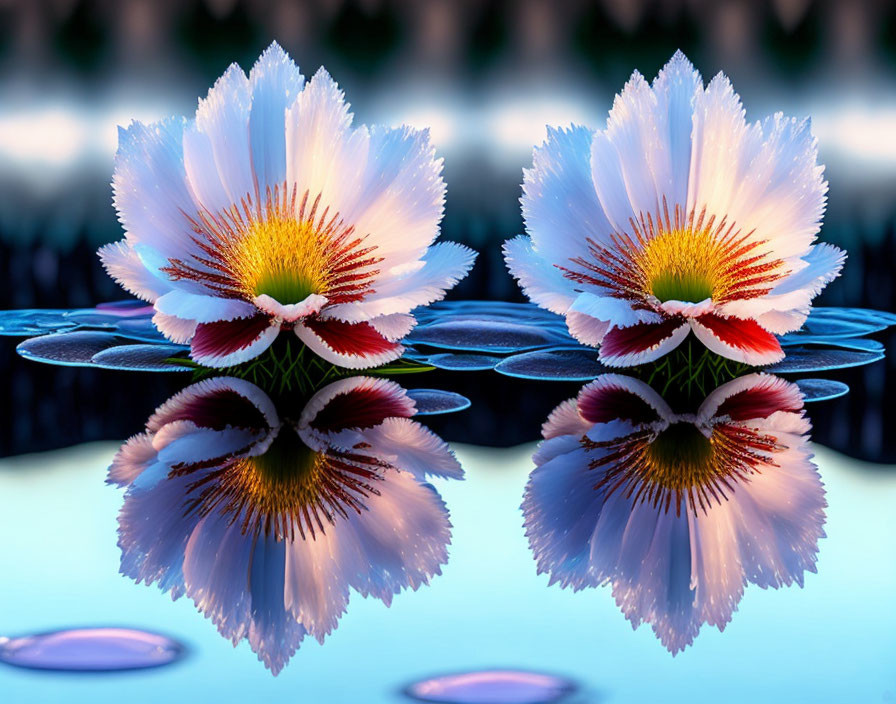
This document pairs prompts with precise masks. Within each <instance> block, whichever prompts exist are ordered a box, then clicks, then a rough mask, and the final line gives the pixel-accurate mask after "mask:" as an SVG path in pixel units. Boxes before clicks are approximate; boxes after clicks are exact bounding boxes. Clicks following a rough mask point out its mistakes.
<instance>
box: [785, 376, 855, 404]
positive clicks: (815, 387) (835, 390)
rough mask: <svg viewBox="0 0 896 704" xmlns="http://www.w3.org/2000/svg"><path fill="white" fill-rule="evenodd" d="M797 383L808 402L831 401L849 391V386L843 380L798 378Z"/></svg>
mask: <svg viewBox="0 0 896 704" xmlns="http://www.w3.org/2000/svg"><path fill="white" fill-rule="evenodd" d="M796 385H797V386H798V387H799V389H800V391H801V392H802V394H803V400H804V401H805V402H806V403H811V402H815V401H830V400H831V399H832V398H839V397H840V396H844V395H846V394H847V393H848V392H849V387H848V386H847V385H846V384H844V383H843V382H842V381H833V380H831V379H798V380H797V382H796Z"/></svg>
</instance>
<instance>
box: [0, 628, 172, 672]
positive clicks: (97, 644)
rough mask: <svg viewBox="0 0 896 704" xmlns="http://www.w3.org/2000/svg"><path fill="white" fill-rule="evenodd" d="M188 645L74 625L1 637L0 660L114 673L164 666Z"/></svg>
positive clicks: (151, 635)
mask: <svg viewBox="0 0 896 704" xmlns="http://www.w3.org/2000/svg"><path fill="white" fill-rule="evenodd" d="M185 653H186V648H184V646H183V645H181V644H180V643H178V642H177V641H175V640H172V639H171V638H169V637H167V636H164V635H161V634H158V633H152V632H149V631H142V630H137V629H133V628H114V627H110V628H106V627H103V628H72V629H66V630H60V631H50V632H47V633H37V634H33V635H26V636H19V637H15V638H0V662H2V663H5V664H7V665H13V666H14V667H24V668H29V669H34V670H59V671H66V672H110V671H116V670H138V669H144V668H149V667H161V666H162V665H169V664H171V663H174V662H176V661H178V660H180V659H181V658H182V657H183V656H184V655H185Z"/></svg>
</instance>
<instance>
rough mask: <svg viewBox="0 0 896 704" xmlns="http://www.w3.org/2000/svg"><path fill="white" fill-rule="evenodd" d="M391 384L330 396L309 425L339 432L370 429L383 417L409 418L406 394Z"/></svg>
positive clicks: (409, 410) (365, 387) (318, 428)
mask: <svg viewBox="0 0 896 704" xmlns="http://www.w3.org/2000/svg"><path fill="white" fill-rule="evenodd" d="M390 386H391V385H389V386H386V385H370V386H361V387H358V388H355V389H352V390H351V391H349V392H348V393H344V394H339V395H338V396H335V397H333V398H332V399H331V400H330V401H329V403H327V405H326V406H324V407H323V408H322V409H321V410H320V411H319V412H318V413H317V415H316V416H314V418H313V420H312V421H311V423H310V425H311V427H312V428H314V429H316V430H324V431H327V432H338V431H340V430H344V429H346V428H372V427H373V426H375V425H379V424H380V423H382V422H383V421H384V420H386V418H396V417H397V418H410V417H411V416H412V415H413V414H414V412H413V408H412V404H411V403H409V401H408V399H407V397H406V396H405V394H404V393H403V392H401V391H398V390H397V389H395V388H394V387H392V388H390Z"/></svg>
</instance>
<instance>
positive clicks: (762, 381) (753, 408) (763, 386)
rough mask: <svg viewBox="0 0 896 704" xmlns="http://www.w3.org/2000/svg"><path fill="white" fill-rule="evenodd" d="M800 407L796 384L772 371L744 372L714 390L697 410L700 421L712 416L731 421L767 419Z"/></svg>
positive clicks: (801, 405)
mask: <svg viewBox="0 0 896 704" xmlns="http://www.w3.org/2000/svg"><path fill="white" fill-rule="evenodd" d="M802 408H803V397H802V394H800V390H799V387H798V386H797V385H796V384H793V383H791V382H789V381H786V380H784V379H782V378H780V377H777V376H773V375H771V374H747V375H746V376H742V377H740V378H738V379H735V380H734V381H729V382H728V383H727V384H722V385H721V386H720V387H718V388H717V389H715V390H714V391H713V392H712V393H711V394H709V396H707V397H706V399H705V400H704V401H703V403H701V404H700V409H699V410H698V411H697V421H698V422H699V423H708V422H711V420H712V418H713V417H727V418H730V419H731V420H733V421H749V420H757V419H760V418H768V417H769V416H770V415H772V414H773V413H776V412H780V411H784V412H790V413H796V412H799V411H801V410H802Z"/></svg>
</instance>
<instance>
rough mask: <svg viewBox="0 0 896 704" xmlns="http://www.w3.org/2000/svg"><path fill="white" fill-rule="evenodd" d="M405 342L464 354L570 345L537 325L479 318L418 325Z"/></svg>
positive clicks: (568, 339)
mask: <svg viewBox="0 0 896 704" xmlns="http://www.w3.org/2000/svg"><path fill="white" fill-rule="evenodd" d="M406 339H407V341H408V342H410V343H411V344H415V345H429V346H430V347H438V348H442V349H449V350H465V351H468V352H497V353H508V352H519V351H522V350H532V349H538V348H540V347H552V346H557V345H562V344H569V343H571V342H573V340H572V338H571V337H569V335H564V334H563V333H561V332H560V331H559V330H550V329H546V328H543V327H539V326H537V325H531V324H525V323H518V322H504V321H500V320H483V319H479V318H470V319H456V320H445V321H441V322H436V323H432V324H430V325H422V326H421V325H418V326H417V327H416V328H415V329H414V330H413V331H412V332H411V334H410V335H408V336H407V338H406Z"/></svg>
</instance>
